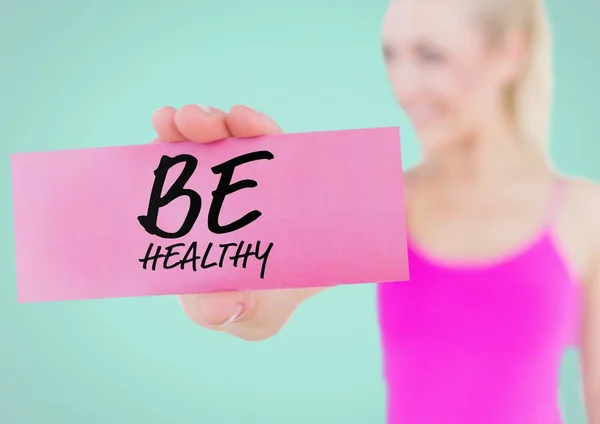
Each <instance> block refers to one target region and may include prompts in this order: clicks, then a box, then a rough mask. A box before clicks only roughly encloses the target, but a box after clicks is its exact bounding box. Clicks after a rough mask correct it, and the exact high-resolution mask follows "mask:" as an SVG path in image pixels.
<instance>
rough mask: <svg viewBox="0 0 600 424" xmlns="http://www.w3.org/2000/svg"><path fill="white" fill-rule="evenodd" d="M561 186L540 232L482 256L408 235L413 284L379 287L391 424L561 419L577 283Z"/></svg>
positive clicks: (535, 423) (574, 339) (551, 422)
mask: <svg viewBox="0 0 600 424" xmlns="http://www.w3.org/2000/svg"><path fill="white" fill-rule="evenodd" d="M563 193H564V184H562V183H561V184H560V185H559V186H558V188H557V190H556V191H555V196H554V199H553V204H552V207H551V208H550V213H549V214H548V219H547V220H546V222H545V225H544V227H543V229H542V231H540V233H539V235H538V236H537V237H536V238H535V240H533V241H531V242H530V243H528V244H527V246H524V247H523V248H521V249H519V251H518V252H514V253H513V254H511V255H509V256H506V257H503V258H500V259H497V260H495V261H493V262H492V261H490V262H488V263H485V264H449V263H443V261H440V260H437V259H435V258H432V257H431V256H430V255H428V254H426V253H424V252H423V251H422V250H420V249H419V248H417V247H416V246H415V244H414V243H411V242H409V246H408V252H409V253H408V254H409V265H410V282H396V283H385V284H380V285H379V286H378V302H379V321H380V328H381V341H382V348H383V367H384V375H385V380H386V383H387V388H388V413H387V415H388V423H389V424H560V423H561V422H562V421H561V414H560V407H559V403H558V394H559V389H558V381H559V368H560V362H561V360H562V356H563V353H564V351H565V350H566V349H567V348H569V347H575V346H577V343H578V336H579V317H580V312H581V304H580V302H581V289H580V286H578V283H577V281H576V279H575V278H574V276H573V275H572V274H571V273H570V269H569V266H568V264H566V263H565V261H564V259H563V258H562V257H561V254H560V246H558V244H557V243H556V241H555V238H554V234H553V224H554V221H555V219H554V218H555V217H556V215H557V211H558V209H559V208H558V206H560V205H561V204H562V198H563Z"/></svg>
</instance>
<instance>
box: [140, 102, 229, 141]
mask: <svg viewBox="0 0 600 424" xmlns="http://www.w3.org/2000/svg"><path fill="white" fill-rule="evenodd" d="M152 125H153V126H154V130H155V131H156V134H157V136H158V137H157V139H156V140H155V141H158V142H167V143H169V142H176V141H185V140H189V141H194V142H196V143H209V142H211V141H217V140H221V139H223V138H227V137H231V133H230V132H229V129H228V128H227V125H226V123H225V112H223V111H222V110H219V109H217V108H213V107H206V106H199V105H187V106H184V107H182V108H181V109H179V110H176V109H175V108H173V107H171V106H167V107H163V108H160V109H158V110H157V111H156V112H155V113H154V116H153V117H152Z"/></svg>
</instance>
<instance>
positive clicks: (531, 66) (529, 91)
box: [472, 0, 553, 156]
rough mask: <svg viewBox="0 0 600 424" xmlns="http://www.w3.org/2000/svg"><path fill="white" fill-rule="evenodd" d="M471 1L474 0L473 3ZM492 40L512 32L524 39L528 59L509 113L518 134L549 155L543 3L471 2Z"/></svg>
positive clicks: (547, 35) (548, 55)
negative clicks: (479, 12) (475, 4)
mask: <svg viewBox="0 0 600 424" xmlns="http://www.w3.org/2000/svg"><path fill="white" fill-rule="evenodd" d="M472 1H473V0H472ZM474 1H475V2H476V3H478V5H479V6H483V7H481V8H480V10H481V11H482V15H481V17H482V18H483V19H484V22H483V23H484V24H485V26H486V29H488V30H490V31H492V32H491V33H490V35H492V36H493V37H501V36H503V35H505V34H507V33H508V31H511V30H518V31H522V32H523V34H524V35H525V37H526V41H527V43H528V44H527V48H528V51H527V53H528V57H527V63H526V66H525V67H524V69H523V71H524V72H523V74H522V75H521V77H520V78H519V80H518V81H517V82H516V84H515V86H514V87H513V88H512V90H511V92H510V93H509V94H510V97H509V98H508V102H509V104H508V106H509V112H510V114H511V116H512V119H513V120H514V124H515V125H516V128H517V131H518V132H519V135H520V136H521V137H522V138H523V139H524V140H526V141H527V142H529V143H532V147H534V148H535V149H537V150H539V152H540V153H541V154H543V155H544V156H547V155H548V141H549V135H550V134H549V133H550V120H551V114H552V110H551V109H552V85H553V78H552V52H551V43H552V34H551V30H550V25H549V22H548V16H547V11H546V8H545V5H544V3H543V0H474Z"/></svg>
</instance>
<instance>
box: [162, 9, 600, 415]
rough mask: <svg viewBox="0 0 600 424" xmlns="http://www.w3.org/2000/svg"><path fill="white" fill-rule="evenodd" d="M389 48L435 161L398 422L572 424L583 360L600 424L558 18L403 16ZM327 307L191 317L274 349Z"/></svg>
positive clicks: (222, 304)
mask: <svg viewBox="0 0 600 424" xmlns="http://www.w3.org/2000/svg"><path fill="white" fill-rule="evenodd" d="M383 43H384V53H385V58H386V65H387V70H388V73H389V78H390V81H391V85H392V88H393V90H394V93H395V94H396V97H397V99H398V102H399V104H400V105H401V106H402V108H403V109H404V110H405V111H406V112H407V114H408V116H409V117H410V119H411V121H412V123H413V124H414V126H415V129H416V131H417V133H418V137H419V140H420V141H421V143H422V145H423V149H424V151H425V155H424V160H423V161H422V163H421V164H420V165H419V166H418V167H416V168H415V169H413V170H411V171H410V172H407V173H406V176H405V180H406V190H405V193H406V205H407V221H408V222H407V223H408V228H409V233H410V240H409V263H410V271H411V281H410V282H409V283H399V284H396V283H388V284H381V285H380V286H379V288H378V295H379V311H380V313H379V316H380V327H381V334H382V342H383V355H384V368H385V370H384V371H385V378H386V381H387V385H388V395H389V396H388V405H389V407H388V419H389V422H390V423H410V424H433V423H436V424H444V423H448V424H450V423H457V424H458V423H460V424H475V423H477V424H482V423H485V424H494V423H502V424H508V423H510V424H521V423H523V424H558V423H560V422H561V418H560V413H559V409H558V406H557V402H556V399H557V391H558V388H557V384H558V367H559V361H560V358H561V355H562V353H563V352H564V350H565V349H567V348H568V347H571V346H576V347H578V348H580V349H581V351H582V358H583V367H584V369H583V375H584V381H585V395H586V401H587V402H586V404H587V406H588V415H589V420H590V423H592V424H600V402H598V400H599V399H600V220H599V219H598V212H599V211H600V189H599V188H598V187H597V186H596V185H594V184H592V183H590V182H587V181H583V180H570V179H565V178H563V177H561V176H560V175H558V174H557V173H556V172H555V171H554V170H553V169H552V167H551V166H549V164H548V161H547V158H546V140H547V130H548V127H549V122H548V121H549V116H550V85H551V78H550V77H551V65H550V51H549V49H550V36H549V31H548V28H547V21H546V15H545V11H544V8H543V5H542V4H541V3H540V2H539V1H538V0H452V1H439V0H396V1H392V3H391V5H390V8H389V10H388V13H387V16H386V19H385V22H384V30H383ZM154 126H155V128H156V131H157V133H158V139H157V140H158V141H163V142H170V141H178V140H183V139H190V140H194V141H197V142H210V141H213V140H218V139H221V138H224V137H229V136H234V137H240V138H242V137H252V136H257V135H262V134H268V133H277V132H279V131H280V129H279V128H278V127H277V125H276V124H275V123H274V122H273V121H272V120H271V119H270V118H268V117H267V116H265V115H263V114H261V113H259V112H256V111H254V110H252V109H249V108H247V107H244V106H236V107H234V108H232V109H231V111H230V112H228V113H225V112H223V111H220V110H218V109H215V108H208V107H199V106H186V107H184V108H181V109H180V110H175V109H173V108H163V109H161V110H159V111H158V112H157V113H156V114H155V116H154ZM318 291H319V290H318V289H304V290H279V291H268V292H250V293H217V294H211V295H191V296H182V297H181V303H182V305H183V308H184V310H185V311H186V313H187V314H188V315H189V317H190V318H191V319H192V320H193V321H194V322H196V323H198V324H200V325H201V326H204V327H208V328H212V329H216V330H219V331H225V332H228V333H231V334H233V335H235V336H237V337H241V338H244V339H247V340H262V339H265V338H267V337H270V336H272V335H274V334H275V333H277V331H278V330H279V329H280V328H281V327H282V326H283V325H284V324H285V322H286V321H287V320H288V318H289V317H290V315H291V314H292V312H293V311H294V309H295V308H296V307H297V306H298V305H299V304H300V303H301V302H302V301H304V300H305V299H307V298H308V297H310V296H312V295H314V294H315V293H317V292H318ZM592 399H595V400H596V401H595V402H594V401H593V400H592Z"/></svg>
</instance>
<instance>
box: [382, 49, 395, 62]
mask: <svg viewBox="0 0 600 424" xmlns="http://www.w3.org/2000/svg"><path fill="white" fill-rule="evenodd" d="M393 57H394V55H393V52H392V50H391V49H389V48H387V47H384V48H383V58H384V59H385V60H386V62H389V61H391V60H392V59H393Z"/></svg>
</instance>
